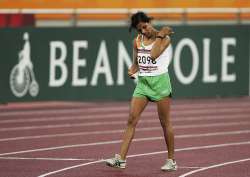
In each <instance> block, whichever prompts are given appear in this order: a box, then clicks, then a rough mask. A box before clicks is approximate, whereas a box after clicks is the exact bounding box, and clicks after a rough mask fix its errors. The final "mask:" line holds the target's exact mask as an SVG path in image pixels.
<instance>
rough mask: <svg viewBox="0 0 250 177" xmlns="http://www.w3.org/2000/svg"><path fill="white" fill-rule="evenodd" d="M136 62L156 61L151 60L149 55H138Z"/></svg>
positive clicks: (148, 62) (154, 62)
mask: <svg viewBox="0 0 250 177" xmlns="http://www.w3.org/2000/svg"><path fill="white" fill-rule="evenodd" d="M137 59H138V62H139V63H143V64H146V63H147V64H150V63H152V64H156V61H155V60H152V58H151V57H150V56H148V57H146V56H138V58H137Z"/></svg>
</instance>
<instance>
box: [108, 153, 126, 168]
mask: <svg viewBox="0 0 250 177" xmlns="http://www.w3.org/2000/svg"><path fill="white" fill-rule="evenodd" d="M105 162H106V165H108V166H110V167H115V168H125V167H126V160H121V156H120V155H119V154H115V157H113V158H111V159H106V160H105Z"/></svg>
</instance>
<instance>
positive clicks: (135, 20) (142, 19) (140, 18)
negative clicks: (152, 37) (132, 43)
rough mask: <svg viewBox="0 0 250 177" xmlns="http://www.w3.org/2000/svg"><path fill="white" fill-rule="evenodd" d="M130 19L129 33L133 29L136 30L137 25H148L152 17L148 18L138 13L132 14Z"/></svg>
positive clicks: (142, 13)
mask: <svg viewBox="0 0 250 177" xmlns="http://www.w3.org/2000/svg"><path fill="white" fill-rule="evenodd" d="M130 19H131V23H130V27H129V31H131V30H132V29H133V28H134V29H136V30H138V24H139V23H140V22H143V23H150V21H151V20H152V19H153V17H149V16H147V14H145V13H144V12H141V11H139V12H137V13H135V14H133V15H132V16H131V18H130ZM139 32H140V31H139Z"/></svg>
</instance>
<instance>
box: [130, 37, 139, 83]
mask: <svg viewBox="0 0 250 177" xmlns="http://www.w3.org/2000/svg"><path fill="white" fill-rule="evenodd" d="M138 70H139V66H138V62H137V45H136V39H134V42H133V62H132V66H131V67H130V68H129V69H128V75H129V77H131V78H134V76H133V75H134V74H135V73H136V72H137V71H138Z"/></svg>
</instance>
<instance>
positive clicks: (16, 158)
mask: <svg viewBox="0 0 250 177" xmlns="http://www.w3.org/2000/svg"><path fill="white" fill-rule="evenodd" d="M1 159H4V160H48V161H93V160H97V159H77V158H32V157H0V160H1Z"/></svg>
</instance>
